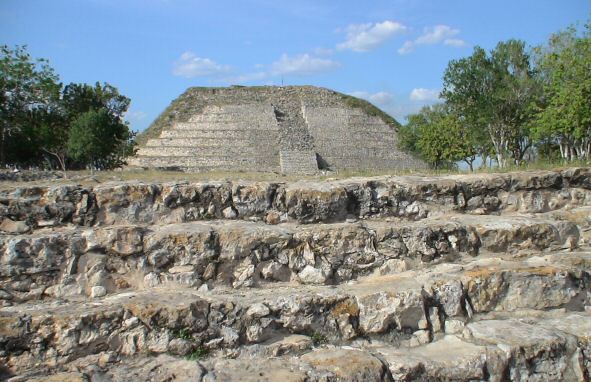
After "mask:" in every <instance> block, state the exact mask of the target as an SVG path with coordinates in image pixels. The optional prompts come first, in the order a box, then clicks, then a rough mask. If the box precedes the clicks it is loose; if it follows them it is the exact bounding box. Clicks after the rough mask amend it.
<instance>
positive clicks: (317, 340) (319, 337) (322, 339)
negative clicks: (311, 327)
mask: <svg viewBox="0 0 591 382" xmlns="http://www.w3.org/2000/svg"><path fill="white" fill-rule="evenodd" d="M310 338H312V342H313V343H314V346H318V345H322V344H325V343H327V342H328V338H327V337H326V336H325V335H324V334H322V333H318V332H314V334H312V336H311V337H310Z"/></svg>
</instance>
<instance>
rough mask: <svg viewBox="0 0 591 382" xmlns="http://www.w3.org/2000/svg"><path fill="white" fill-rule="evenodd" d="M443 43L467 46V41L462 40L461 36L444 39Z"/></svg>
mask: <svg viewBox="0 0 591 382" xmlns="http://www.w3.org/2000/svg"><path fill="white" fill-rule="evenodd" d="M443 44H445V45H449V46H457V47H462V46H466V41H464V40H460V39H459V38H448V39H445V40H444V41H443Z"/></svg>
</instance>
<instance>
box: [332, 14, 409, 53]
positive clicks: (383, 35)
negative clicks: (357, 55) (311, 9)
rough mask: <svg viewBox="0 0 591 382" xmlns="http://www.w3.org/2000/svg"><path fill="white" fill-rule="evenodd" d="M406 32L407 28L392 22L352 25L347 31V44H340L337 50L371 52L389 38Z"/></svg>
mask: <svg viewBox="0 0 591 382" xmlns="http://www.w3.org/2000/svg"><path fill="white" fill-rule="evenodd" d="M406 30H407V27H406V26H404V25H402V24H400V23H398V22H396V21H390V20H386V21H383V22H381V23H367V24H352V25H349V26H348V27H347V29H346V31H347V39H346V40H345V42H342V43H340V44H338V45H337V49H338V50H352V51H354V52H369V51H370V50H374V49H375V48H377V47H378V46H380V45H381V44H382V43H383V42H384V41H386V40H387V39H388V38H390V37H392V36H394V35H395V34H398V33H402V32H404V31H406Z"/></svg>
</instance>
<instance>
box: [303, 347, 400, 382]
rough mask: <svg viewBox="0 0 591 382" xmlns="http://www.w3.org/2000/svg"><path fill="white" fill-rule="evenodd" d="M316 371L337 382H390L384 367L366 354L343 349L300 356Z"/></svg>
mask: <svg viewBox="0 0 591 382" xmlns="http://www.w3.org/2000/svg"><path fill="white" fill-rule="evenodd" d="M301 359H302V361H304V362H308V363H310V364H311V365H313V366H314V367H315V368H316V369H320V370H326V371H329V372H331V373H333V374H334V375H335V377H336V378H338V380H343V381H352V382H361V381H376V382H385V381H392V379H391V377H390V375H389V373H388V369H387V367H386V365H384V363H383V362H382V361H381V360H380V359H379V358H376V357H374V356H372V355H371V354H369V353H367V352H362V351H358V350H345V349H330V348H329V349H319V350H315V351H313V352H311V353H307V354H305V355H304V356H302V358H301Z"/></svg>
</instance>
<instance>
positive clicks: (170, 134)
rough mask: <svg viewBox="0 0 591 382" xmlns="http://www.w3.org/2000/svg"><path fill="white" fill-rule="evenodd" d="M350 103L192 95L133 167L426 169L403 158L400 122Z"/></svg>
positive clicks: (318, 94) (155, 128)
mask: <svg viewBox="0 0 591 382" xmlns="http://www.w3.org/2000/svg"><path fill="white" fill-rule="evenodd" d="M351 99H352V97H349V96H345V95H343V94H340V93H337V92H334V91H331V90H328V89H322V88H316V87H312V86H288V87H231V88H191V89H189V90H187V91H186V92H185V93H184V94H183V95H181V96H180V97H179V99H177V100H175V101H174V102H173V104H172V105H171V106H170V107H169V108H168V109H167V110H165V112H164V113H163V114H162V115H161V116H160V117H159V119H158V120H156V122H155V123H154V124H153V125H152V126H151V127H150V128H148V131H147V132H145V133H143V136H140V138H139V141H140V143H141V148H140V150H139V152H138V154H137V156H136V157H135V158H132V159H131V160H130V161H129V163H130V165H131V166H135V167H143V168H163V169H176V170H184V171H208V170H224V171H236V170H239V171H267V172H281V173H284V174H314V173H316V172H318V171H319V170H332V171H338V170H386V169H401V168H424V167H425V165H424V163H422V162H421V161H419V160H417V159H415V158H413V157H412V156H410V155H408V154H406V153H403V152H401V151H399V150H398V148H397V136H396V127H397V126H398V124H397V122H396V121H394V120H393V119H392V118H391V117H387V116H386V115H385V114H383V112H381V111H379V110H378V109H377V108H375V106H373V105H371V104H369V103H367V102H366V101H362V100H359V99H356V102H357V103H356V105H363V107H364V108H365V109H363V108H359V107H352V106H351V105H350V103H347V101H348V100H349V101H350V100H351ZM368 112H371V114H370V113H368ZM386 117H387V118H388V119H386ZM148 137H150V138H148Z"/></svg>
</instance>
